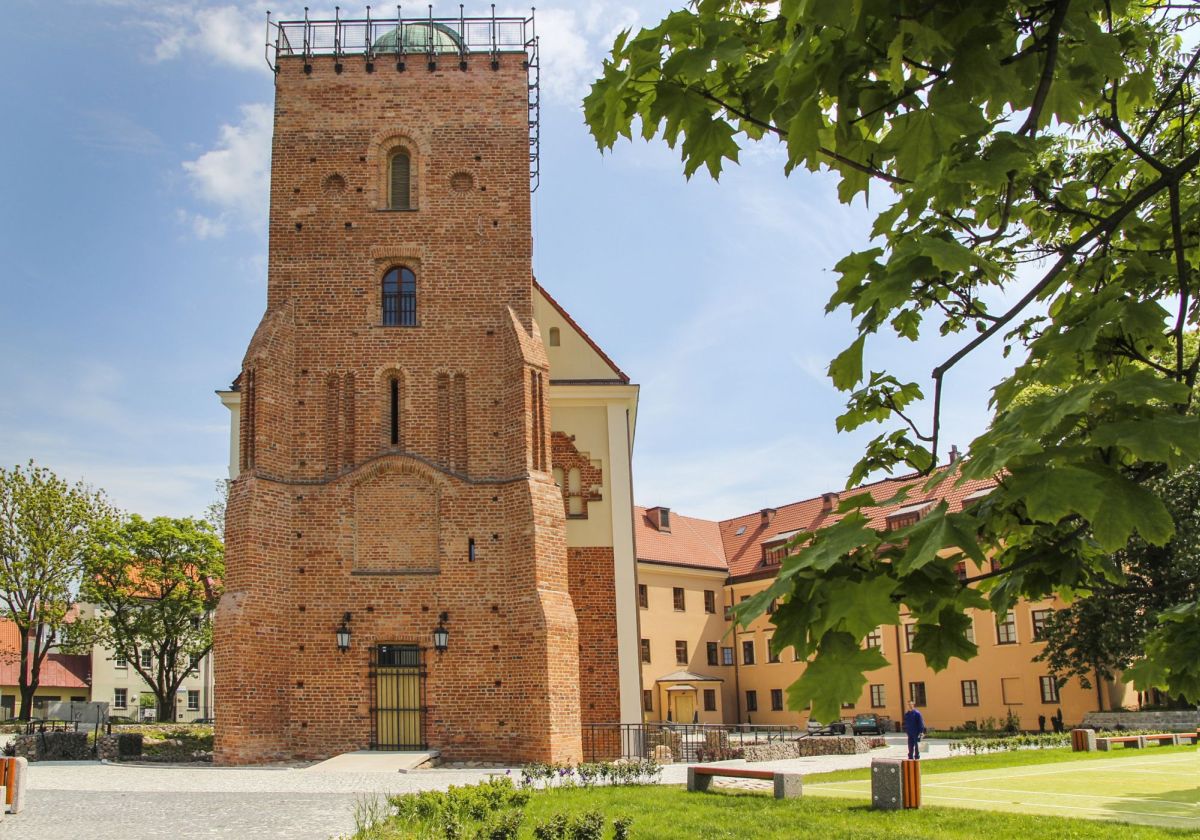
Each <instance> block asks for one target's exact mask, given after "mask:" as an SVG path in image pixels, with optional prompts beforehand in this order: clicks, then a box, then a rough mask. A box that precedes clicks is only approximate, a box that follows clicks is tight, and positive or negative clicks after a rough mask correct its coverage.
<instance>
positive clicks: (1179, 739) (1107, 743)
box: [1096, 732, 1197, 752]
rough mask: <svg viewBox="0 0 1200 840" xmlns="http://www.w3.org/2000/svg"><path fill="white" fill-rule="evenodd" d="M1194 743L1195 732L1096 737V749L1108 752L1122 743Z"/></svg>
mask: <svg viewBox="0 0 1200 840" xmlns="http://www.w3.org/2000/svg"><path fill="white" fill-rule="evenodd" d="M1185 740H1186V741H1188V742H1190V743H1192V744H1195V743H1196V741H1197V735H1196V733H1195V732H1160V733H1157V734H1155V735H1111V736H1109V737H1107V738H1097V739H1096V749H1098V750H1100V751H1101V752H1108V751H1109V750H1111V749H1112V748H1113V747H1114V746H1115V745H1117V744H1123V745H1124V746H1125V749H1127V750H1128V749H1134V750H1138V749H1142V748H1143V747H1145V746H1146V745H1147V744H1149V743H1155V744H1181V743H1184V741H1185Z"/></svg>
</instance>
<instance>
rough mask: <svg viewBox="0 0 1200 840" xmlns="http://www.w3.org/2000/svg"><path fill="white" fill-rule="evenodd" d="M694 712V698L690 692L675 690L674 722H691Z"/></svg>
mask: <svg viewBox="0 0 1200 840" xmlns="http://www.w3.org/2000/svg"><path fill="white" fill-rule="evenodd" d="M695 714H696V698H695V697H694V696H693V695H692V693H691V692H683V691H680V692H676V694H675V722H676V723H691V722H692V718H693V717H695Z"/></svg>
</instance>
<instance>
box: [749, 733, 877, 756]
mask: <svg viewBox="0 0 1200 840" xmlns="http://www.w3.org/2000/svg"><path fill="white" fill-rule="evenodd" d="M885 745H886V744H885V742H884V740H883V739H882V738H879V737H865V736H862V735H845V736H838V737H831V738H826V737H820V738H801V739H799V740H797V741H772V742H771V743H769V744H748V745H746V747H745V748H744V749H743V751H742V752H743V755H744V756H745V759H746V760H747V761H778V760H780V759H784V758H804V757H806V756H812V755H860V754H862V753H867V752H870V751H871V750H873V749H875V748H876V747H882V746H885Z"/></svg>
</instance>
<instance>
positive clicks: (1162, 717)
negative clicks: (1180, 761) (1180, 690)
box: [1081, 710, 1200, 732]
mask: <svg viewBox="0 0 1200 840" xmlns="http://www.w3.org/2000/svg"><path fill="white" fill-rule="evenodd" d="M1081 725H1082V726H1087V727H1093V728H1096V729H1116V728H1117V727H1118V726H1120V727H1124V728H1125V729H1154V730H1157V731H1159V732H1183V731H1185V730H1186V731H1189V732H1194V731H1195V730H1196V727H1197V726H1200V712H1197V711H1194V710H1185V711H1172V712H1165V711H1162V712H1088V713H1087V714H1086V715H1084V717H1083V723H1082V724H1081Z"/></svg>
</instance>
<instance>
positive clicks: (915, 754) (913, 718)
mask: <svg viewBox="0 0 1200 840" xmlns="http://www.w3.org/2000/svg"><path fill="white" fill-rule="evenodd" d="M904 731H905V732H906V733H907V734H908V757H909V758H915V759H918V760H920V758H921V750H920V743H921V736H922V735H924V734H925V718H924V717H922V716H921V713H920V712H919V711H917V704H916V703H914V702H913V701H911V700H909V701H908V711H907V712H905V713H904Z"/></svg>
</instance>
